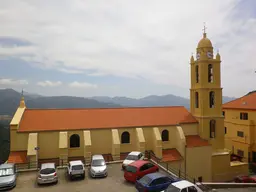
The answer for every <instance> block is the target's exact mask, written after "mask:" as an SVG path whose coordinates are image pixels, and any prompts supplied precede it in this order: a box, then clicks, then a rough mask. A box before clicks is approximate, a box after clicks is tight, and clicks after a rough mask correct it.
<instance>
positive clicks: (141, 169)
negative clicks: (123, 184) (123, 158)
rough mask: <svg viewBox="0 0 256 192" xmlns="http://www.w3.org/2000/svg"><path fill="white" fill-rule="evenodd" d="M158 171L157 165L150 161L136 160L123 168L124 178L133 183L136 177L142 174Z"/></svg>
mask: <svg viewBox="0 0 256 192" xmlns="http://www.w3.org/2000/svg"><path fill="white" fill-rule="evenodd" d="M157 171H159V168H158V166H157V165H155V164H153V163H151V162H150V161H143V160H138V161H135V162H133V163H131V164H130V165H128V166H127V167H126V168H125V170H124V178H125V180H126V181H130V182H133V183H135V181H136V180H137V179H140V178H141V177H143V176H144V175H147V174H149V173H154V172H157Z"/></svg>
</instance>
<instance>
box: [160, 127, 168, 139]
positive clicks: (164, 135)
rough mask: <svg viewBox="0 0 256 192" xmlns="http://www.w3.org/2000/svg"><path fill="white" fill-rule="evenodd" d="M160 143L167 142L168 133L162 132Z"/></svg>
mask: <svg viewBox="0 0 256 192" xmlns="http://www.w3.org/2000/svg"><path fill="white" fill-rule="evenodd" d="M162 141H169V131H168V130H166V129H165V130H163V131H162Z"/></svg>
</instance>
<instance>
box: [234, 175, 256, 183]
mask: <svg viewBox="0 0 256 192" xmlns="http://www.w3.org/2000/svg"><path fill="white" fill-rule="evenodd" d="M234 181H235V183H256V176H247V175H241V176H237V177H235V179H234Z"/></svg>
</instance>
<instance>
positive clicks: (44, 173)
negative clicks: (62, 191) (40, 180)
mask: <svg viewBox="0 0 256 192" xmlns="http://www.w3.org/2000/svg"><path fill="white" fill-rule="evenodd" d="M52 173H55V169H54V168H45V169H41V171H40V174H43V175H48V174H52Z"/></svg>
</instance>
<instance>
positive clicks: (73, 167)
mask: <svg viewBox="0 0 256 192" xmlns="http://www.w3.org/2000/svg"><path fill="white" fill-rule="evenodd" d="M72 170H83V165H73V166H72Z"/></svg>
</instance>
